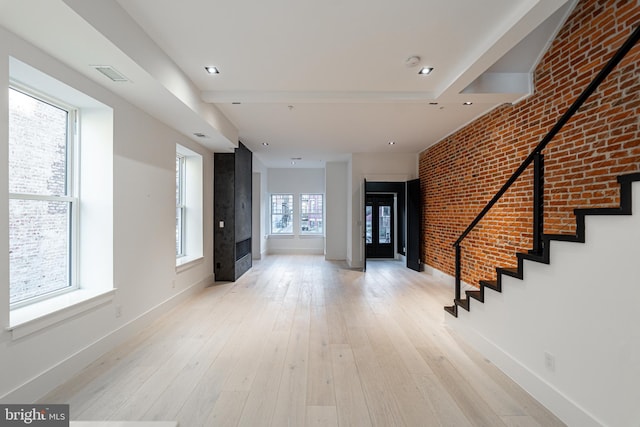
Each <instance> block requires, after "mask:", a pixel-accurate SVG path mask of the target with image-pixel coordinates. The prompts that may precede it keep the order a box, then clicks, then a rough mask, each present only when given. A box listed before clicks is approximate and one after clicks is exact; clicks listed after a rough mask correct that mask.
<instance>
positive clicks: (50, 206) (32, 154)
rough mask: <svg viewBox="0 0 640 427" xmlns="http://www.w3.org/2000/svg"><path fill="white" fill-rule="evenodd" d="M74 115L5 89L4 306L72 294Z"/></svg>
mask: <svg viewBox="0 0 640 427" xmlns="http://www.w3.org/2000/svg"><path fill="white" fill-rule="evenodd" d="M75 123H76V110H75V109H74V108H72V107H70V106H67V105H64V104H63V103H61V102H58V101H55V100H53V99H50V98H48V97H45V96H43V95H40V94H36V93H35V92H33V91H31V90H29V89H26V88H23V87H18V86H13V87H11V88H10V89H9V282H10V284H9V288H10V297H9V302H10V304H11V305H12V307H15V306H18V305H24V304H27V303H30V302H33V301H35V300H38V299H43V298H44V297H48V296H53V295H55V294H59V293H61V292H65V291H68V290H72V289H75V288H77V285H76V280H75V276H76V274H75V268H76V262H75V258H76V252H77V245H76V244H75V241H76V239H75V238H76V235H77V217H78V215H77V212H78V199H77V196H76V193H75V182H74V181H75V179H74V177H75V171H76V168H74V153H75V150H74V142H75V139H74V136H75V134H76V132H75V128H74V126H75Z"/></svg>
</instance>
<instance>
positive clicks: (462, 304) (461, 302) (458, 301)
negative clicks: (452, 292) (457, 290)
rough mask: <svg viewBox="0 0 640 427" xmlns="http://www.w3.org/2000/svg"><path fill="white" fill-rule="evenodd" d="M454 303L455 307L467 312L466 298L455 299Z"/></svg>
mask: <svg viewBox="0 0 640 427" xmlns="http://www.w3.org/2000/svg"><path fill="white" fill-rule="evenodd" d="M454 302H455V303H456V305H457V306H459V307H462V308H464V309H465V310H467V311H469V299H468V298H460V299H456V300H454Z"/></svg>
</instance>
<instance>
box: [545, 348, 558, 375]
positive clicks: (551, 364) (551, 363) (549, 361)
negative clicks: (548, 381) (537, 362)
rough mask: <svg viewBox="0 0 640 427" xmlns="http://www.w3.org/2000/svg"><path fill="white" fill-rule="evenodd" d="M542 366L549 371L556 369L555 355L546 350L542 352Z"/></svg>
mask: <svg viewBox="0 0 640 427" xmlns="http://www.w3.org/2000/svg"><path fill="white" fill-rule="evenodd" d="M544 366H546V368H547V369H548V370H549V371H551V372H555V370H556V357H555V356H554V355H553V354H551V353H548V352H546V351H545V352H544Z"/></svg>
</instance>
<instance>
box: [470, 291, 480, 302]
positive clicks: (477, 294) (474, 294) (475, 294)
mask: <svg viewBox="0 0 640 427" xmlns="http://www.w3.org/2000/svg"><path fill="white" fill-rule="evenodd" d="M466 294H467V299H469V298H473V299H476V300H478V301H480V302H484V293H483V292H482V291H466Z"/></svg>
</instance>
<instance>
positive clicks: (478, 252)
mask: <svg viewBox="0 0 640 427" xmlns="http://www.w3.org/2000/svg"><path fill="white" fill-rule="evenodd" d="M639 23H640V3H639V2H638V1H635V0H634V1H611V0H609V1H602V0H584V1H582V2H580V3H579V4H578V5H577V6H576V8H575V10H574V11H573V13H572V14H571V16H570V18H569V19H568V20H567V23H566V24H565V25H564V27H563V28H562V29H561V31H560V32H559V34H558V36H557V38H556V39H555V41H554V42H553V43H552V45H551V47H550V49H549V51H548V52H547V53H546V54H545V56H544V58H543V59H542V61H541V62H540V64H539V65H538V67H537V69H536V71H535V76H534V78H535V83H536V84H535V94H534V95H532V96H531V97H529V98H527V99H526V100H524V101H521V102H520V103H518V104H515V105H505V106H501V107H499V108H497V109H495V110H493V111H492V112H490V113H489V114H487V115H485V116H483V117H481V118H480V119H478V120H476V121H475V122H473V123H471V124H470V125H468V126H466V127H465V128H463V129H462V130H460V131H458V132H457V133H455V134H453V135H451V136H449V137H447V138H446V139H444V140H442V141H440V142H439V143H437V144H435V145H434V146H432V147H430V148H428V149H427V150H425V151H424V152H422V153H421V155H420V180H421V186H422V194H423V200H424V212H423V221H424V224H423V230H424V231H423V233H424V245H423V254H422V255H423V259H424V260H426V263H427V264H428V265H430V266H432V267H435V268H437V269H439V270H441V271H444V272H446V273H448V274H451V275H453V274H454V256H455V253H454V249H453V247H452V244H453V242H454V241H455V240H456V239H457V238H458V236H459V235H460V233H462V231H463V230H464V229H465V228H466V227H467V226H468V225H469V223H470V222H471V221H472V220H473V218H474V217H475V216H476V215H477V214H478V213H479V212H480V211H481V210H482V208H483V207H484V205H485V204H486V203H487V202H488V201H489V200H490V199H491V197H492V196H493V195H494V194H495V193H496V192H497V191H498V189H499V188H500V187H501V186H502V185H503V184H504V183H505V182H506V180H507V179H508V178H509V176H511V174H512V173H513V172H514V171H515V170H516V169H517V167H518V166H519V165H520V163H521V162H522V160H524V158H525V157H526V156H527V155H528V154H529V153H530V152H531V151H532V150H533V148H534V147H535V146H536V145H537V144H538V143H539V142H540V140H541V139H542V138H543V136H544V135H545V134H546V133H547V132H548V131H549V130H550V129H551V127H552V126H553V125H554V124H555V122H556V121H557V119H558V118H559V117H560V115H561V114H563V113H564V112H565V111H566V109H567V108H568V107H569V106H570V105H571V103H573V101H574V100H575V99H576V98H577V97H578V96H579V94H580V93H581V92H582V91H583V90H584V88H585V87H586V86H587V85H588V84H589V82H590V81H591V80H592V79H593V78H594V77H595V75H596V74H597V73H598V72H599V71H600V70H601V69H602V67H603V65H604V64H605V63H606V61H607V60H608V59H609V58H610V57H611V56H612V55H613V53H614V52H615V51H616V50H617V49H618V48H619V47H620V46H621V45H622V43H623V42H624V40H625V39H626V38H627V37H628V36H629V35H630V34H631V32H632V31H633V27H634V26H636V25H638V24H639ZM543 154H544V155H545V195H544V197H545V232H546V233H565V234H569V233H574V232H575V218H574V216H573V209H574V208H576V207H603V206H616V205H618V203H619V200H618V186H617V183H616V176H617V175H620V174H623V173H630V172H636V171H640V46H636V47H635V48H634V49H633V50H632V51H631V52H630V53H629V54H628V55H627V57H626V58H625V60H624V61H623V62H622V63H621V64H620V65H619V66H618V67H617V68H616V69H615V70H614V71H613V73H612V74H611V75H609V77H608V78H607V79H606V80H605V82H604V83H603V84H602V85H601V86H600V88H599V89H598V90H597V91H596V92H595V93H594V94H593V95H592V96H591V97H590V98H589V100H588V101H587V103H586V105H584V106H583V107H582V108H581V109H580V111H579V112H578V114H576V115H575V116H574V117H573V119H572V120H571V121H570V122H569V123H568V124H567V125H566V126H565V128H564V129H563V130H562V131H561V133H560V134H558V135H557V136H556V138H555V139H554V140H552V141H551V143H550V144H549V145H548V146H547V148H546V149H545V150H544V152H543ZM532 185H533V184H532V168H531V167H529V168H528V170H527V171H526V172H525V173H524V174H523V175H522V176H521V178H520V179H519V180H518V181H517V182H516V184H514V186H513V187H512V188H511V189H510V190H509V191H508V192H507V193H506V194H505V195H504V196H503V198H502V199H501V200H500V201H499V202H498V203H497V204H496V205H495V206H494V208H493V209H492V211H491V212H490V213H489V214H488V215H487V216H486V217H485V218H484V219H483V220H482V221H481V222H480V224H479V225H478V227H476V229H475V230H474V231H473V232H471V233H470V234H469V236H468V237H467V238H466V239H465V241H464V242H463V245H462V246H463V258H462V259H463V267H462V279H463V280H464V281H466V282H468V283H472V284H474V285H477V283H478V281H479V280H480V279H494V278H495V267H496V266H502V267H505V266H515V264H516V258H515V252H517V251H526V250H528V249H530V248H531V245H532V237H531V236H532V232H531V227H532V225H531V224H532V222H531V217H532V194H531V193H532Z"/></svg>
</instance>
